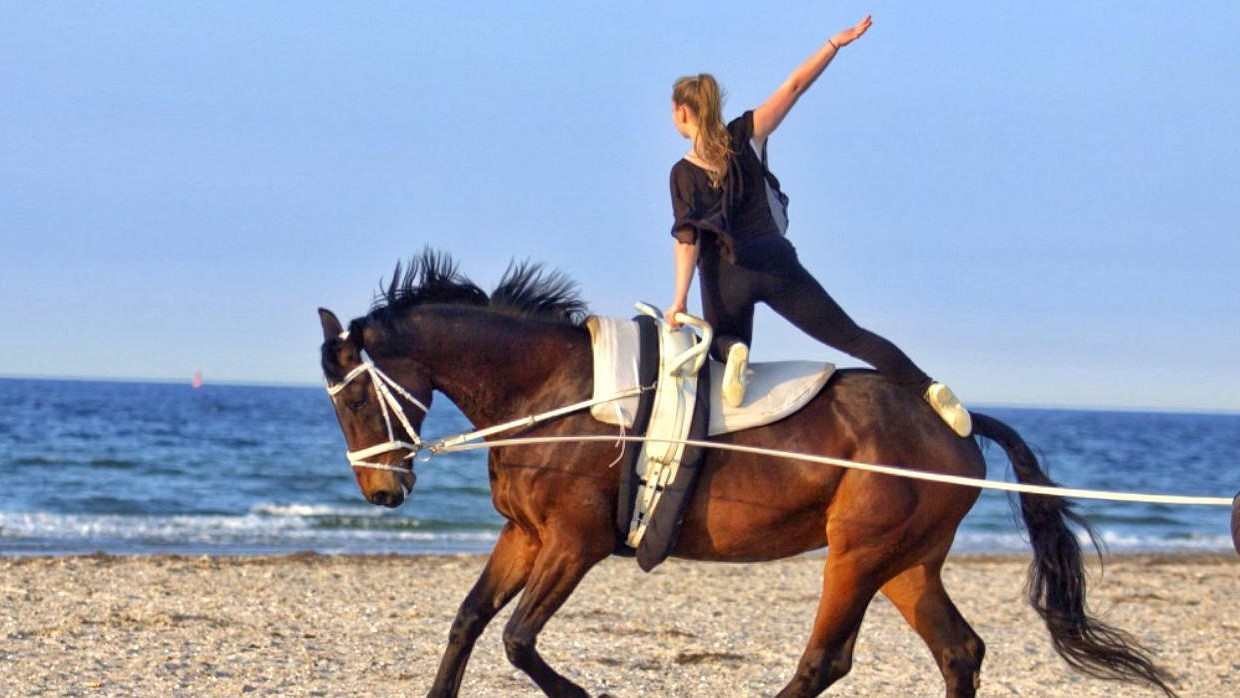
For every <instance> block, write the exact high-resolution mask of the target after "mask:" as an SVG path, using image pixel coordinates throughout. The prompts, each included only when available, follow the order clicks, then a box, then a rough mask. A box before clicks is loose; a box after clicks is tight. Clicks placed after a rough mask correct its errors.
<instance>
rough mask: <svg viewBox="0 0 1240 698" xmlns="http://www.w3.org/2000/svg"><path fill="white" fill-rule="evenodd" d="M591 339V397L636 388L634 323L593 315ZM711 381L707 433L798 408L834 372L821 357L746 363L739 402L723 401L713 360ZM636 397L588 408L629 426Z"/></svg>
mask: <svg viewBox="0 0 1240 698" xmlns="http://www.w3.org/2000/svg"><path fill="white" fill-rule="evenodd" d="M586 327H588V328H589V329H590V336H591V338H592V339H593V342H594V397H595V398H597V399H602V398H605V397H608V396H610V395H615V394H616V393H619V392H621V391H623V390H629V389H631V388H634V387H637V384H638V378H637V351H638V349H637V346H638V344H637V324H636V323H634V322H633V321H631V320H624V319H621V318H609V317H600V316H597V315H592V316H590V318H589V319H588V320H587V321H586ZM712 364H713V365H712V366H711V372H710V380H711V390H710V427H709V429H708V433H709V434H710V435H711V436H715V435H717V434H727V433H729V432H733V431H740V430H742V429H751V428H753V427H760V426H762V425H764V424H770V423H771V422H775V421H778V420H780V419H783V418H784V417H787V416H788V415H790V414H792V413H793V412H796V411H797V410H799V409H801V408H802V407H804V406H805V405H806V403H808V402H809V401H810V400H812V399H813V398H814V396H815V395H817V394H818V391H820V390H822V387H823V386H824V385H826V383H827V379H829V378H830V377H831V374H832V373H833V372H834V371H835V365H834V364H830V363H827V362H823V361H776V362H767V363H754V364H750V365H749V368H750V370H751V371H753V373H752V374H750V375H749V381H748V385H747V386H746V388H745V402H744V403H743V404H741V406H740V407H729V406H727V405H725V404H723V399H722V397H721V395H722V391H721V390H720V385H721V384H722V381H723V366H722V365H720V364H718V363H717V362H714V361H713V360H712ZM637 400H638V399H637V397H631V398H625V399H623V400H614V401H611V402H605V403H602V404H598V405H594V406H593V407H591V408H590V412H591V414H592V415H593V416H594V418H595V419H597V420H599V421H600V422H604V423H606V424H616V425H620V426H623V427H625V428H631V427H632V426H633V416H634V415H635V414H636V413H637Z"/></svg>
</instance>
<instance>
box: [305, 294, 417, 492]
mask: <svg viewBox="0 0 1240 698" xmlns="http://www.w3.org/2000/svg"><path fill="white" fill-rule="evenodd" d="M319 319H320V320H321V322H322V324H323V345H322V364H323V375H324V377H325V378H326V379H327V392H328V395H330V396H331V400H332V405H333V406H334V407H335V408H336V419H337V420H339V422H340V429H341V431H343V432H344V437H345V443H346V444H347V445H348V457H349V463H350V464H351V465H352V467H353V475H354V477H356V478H357V484H358V486H359V487H360V488H361V490H362V494H363V495H364V496H365V497H366V500H367V501H369V502H370V503H371V504H377V505H381V506H386V507H397V506H400V505H401V503H403V502H404V500H405V497H406V495H407V494H408V493H409V492H411V491H412V490H413V485H414V483H415V482H416V481H417V476H416V475H415V474H414V472H413V464H414V455H416V453H417V451H418V449H419V448H420V447H421V443H422V441H421V438H420V437H419V436H418V430H419V429H421V428H422V422H423V420H424V419H425V418H426V412H427V409H428V408H429V405H430V401H431V383H430V379H429V378H428V377H426V376H424V375H422V373H420V372H419V371H418V370H417V367H416V365H415V364H414V363H413V362H411V361H409V360H407V359H401V358H397V357H392V356H388V355H386V354H384V353H383V352H382V351H381V347H382V343H381V342H376V341H375V339H376V338H375V337H371V338H370V339H371V342H370V343H367V336H368V335H369V334H371V333H370V332H368V331H367V328H366V324H365V323H364V322H362V321H360V320H355V321H353V322H352V323H351V324H350V325H349V329H348V330H347V331H346V330H345V329H344V328H343V327H342V326H341V324H340V320H338V319H337V318H336V315H335V314H334V313H332V312H331V311H330V310H325V309H322V308H320V309H319Z"/></svg>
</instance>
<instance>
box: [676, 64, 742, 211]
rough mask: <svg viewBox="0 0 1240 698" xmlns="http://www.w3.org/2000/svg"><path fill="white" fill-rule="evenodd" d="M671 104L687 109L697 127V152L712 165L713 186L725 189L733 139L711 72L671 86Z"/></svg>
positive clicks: (694, 144)
mask: <svg viewBox="0 0 1240 698" xmlns="http://www.w3.org/2000/svg"><path fill="white" fill-rule="evenodd" d="M672 101H673V102H675V103H676V106H679V107H685V108H686V109H688V110H689V113H690V114H691V115H692V117H693V121H694V123H696V124H697V127H698V134H697V139H696V140H695V141H694V143H693V147H694V152H696V153H697V155H698V157H700V158H702V160H704V161H705V162H706V164H707V165H709V166H710V167H709V170H708V171H709V172H710V183H711V186H713V187H715V188H716V189H718V188H720V187H722V186H723V180H724V178H725V177H727V174H728V159H729V158H731V157H732V136H731V135H729V134H728V129H727V128H725V127H724V125H723V91H722V90H721V89H719V83H718V82H716V81H715V77H714V76H713V75H711V74H710V73H700V74H698V75H688V76H685V77H683V78H680V79H679V80H677V81H676V84H675V85H673V86H672Z"/></svg>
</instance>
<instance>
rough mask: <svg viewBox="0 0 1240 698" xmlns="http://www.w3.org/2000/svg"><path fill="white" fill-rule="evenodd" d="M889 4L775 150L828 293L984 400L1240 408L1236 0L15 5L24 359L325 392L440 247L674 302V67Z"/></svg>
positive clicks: (488, 262)
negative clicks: (355, 320) (377, 306)
mask: <svg viewBox="0 0 1240 698" xmlns="http://www.w3.org/2000/svg"><path fill="white" fill-rule="evenodd" d="M910 5H913V6H912V7H910ZM923 5H924V6H923ZM866 13H872V14H873V15H874V27H873V29H872V30H871V32H870V33H869V34H868V35H867V36H865V37H864V38H862V39H861V40H860V41H858V42H857V43H856V44H854V45H853V46H851V47H849V48H847V49H846V50H845V51H844V52H843V54H842V55H841V56H840V57H839V59H838V60H837V61H836V63H835V64H833V65H832V66H831V67H830V68H829V69H828V71H827V73H826V74H825V75H824V76H823V78H822V79H821V80H820V81H819V83H818V84H816V85H815V86H814V88H813V89H812V90H811V92H810V93H809V94H808V95H807V96H806V97H805V98H803V100H802V101H801V103H800V104H799V105H798V106H797V107H796V109H795V110H794V111H793V112H792V114H791V116H790V117H789V118H788V120H787V121H786V122H785V123H784V125H783V126H782V127H781V128H780V130H779V131H778V132H777V133H776V134H775V135H774V136H773V137H772V140H771V142H770V149H771V151H770V152H771V158H772V166H773V168H774V169H775V171H776V173H777V174H778V175H779V176H780V179H781V180H782V181H783V182H784V184H785V189H786V190H787V192H788V193H789V194H790V196H791V198H792V205H791V210H790V214H791V226H790V229H789V235H790V236H791V237H792V239H793V241H794V242H795V243H796V245H797V247H798V249H799V251H800V253H801V256H802V261H803V262H804V263H805V264H806V266H807V267H808V268H809V269H810V270H811V271H813V272H814V273H815V274H816V275H817V276H818V278H819V279H820V280H821V281H822V282H823V284H824V285H825V286H826V287H827V288H828V289H829V290H830V291H831V292H832V294H833V295H834V296H835V297H836V299H837V300H839V301H840V303H841V304H842V305H843V306H844V307H845V308H846V309H847V310H848V311H849V312H850V313H851V314H852V315H853V316H854V318H856V319H857V320H858V321H859V322H860V323H862V324H863V325H865V326H868V327H870V328H871V329H873V330H876V331H878V332H880V333H881V334H883V335H885V336H887V337H888V338H890V339H892V340H893V341H895V342H896V343H897V344H899V345H900V346H902V347H903V348H904V349H905V350H906V351H907V352H908V353H909V354H910V355H911V356H912V357H913V358H914V359H915V360H916V361H917V362H918V363H919V364H920V365H922V366H923V367H924V368H925V369H926V370H927V371H929V372H930V373H931V374H932V375H934V376H936V377H937V378H940V379H942V380H944V381H945V382H947V383H949V384H950V385H952V386H953V387H954V388H955V389H956V391H957V392H958V393H959V394H960V395H961V396H962V397H963V398H964V399H965V400H966V401H967V402H970V403H974V404H1005V405H1013V404H1014V405H1055V406H1084V407H1127V408H1171V409H1198V410H1213V409H1224V410H1238V409H1240V368H1237V366H1236V363H1235V359H1236V357H1238V356H1240V331H1238V328H1237V322H1236V310H1237V308H1240V280H1238V279H1237V277H1236V271H1237V270H1238V269H1240V235H1237V232H1238V222H1240V194H1238V193H1237V192H1240V128H1238V125H1240V79H1237V75H1240V42H1237V41H1236V39H1235V37H1237V36H1240V5H1237V4H1236V3H1235V2H1232V1H1231V0H1218V1H1215V2H1188V3H1181V4H1179V5H1176V6H1171V5H1168V4H1166V3H1156V2H1128V3H1089V4H1084V5H1082V4H1079V3H1068V2H1005V3H993V2H981V1H977V2H952V3H933V4H931V3H899V2H869V3H864V4H863V3H856V2H835V3H803V2H787V3H778V4H776V5H775V6H773V7H766V6H764V5H759V4H755V3H752V2H735V3H732V2H714V3H693V2H685V3H653V2H651V3H647V2H632V3H606V4H603V3H579V4H578V3H564V2H561V3H546V4H544V3H511V2H495V3H462V4H460V5H459V6H458V5H457V4H453V3H435V4H420V3H396V2H392V3H365V4H363V3H355V4H345V3H333V4H324V3H303V2H288V3H280V2H272V3H240V2H236V3H232V2H225V3H192V4H191V3H141V2H135V3H56V4H53V3H15V2H0V92H2V94H3V95H4V97H3V99H0V230H2V231H3V239H4V254H3V255H0V279H2V280H3V291H4V292H3V294H0V318H2V319H3V329H2V330H0V375H8V376H28V375H30V376H64V377H106V378H150V379H171V380H188V378H189V375H190V374H191V373H192V371H193V370H194V368H195V366H201V367H202V371H203V373H204V374H205V375H206V378H207V380H208V381H216V382H225V381H229V382H231V381H245V382H258V383H280V384H283V383H301V384H314V383H317V382H319V381H320V380H321V378H320V376H319V374H318V368H317V346H318V342H319V339H320V332H319V329H318V322H317V318H316V315H315V309H316V308H317V307H318V306H320V305H323V306H327V307H330V308H332V309H334V310H336V311H337V312H338V313H339V314H340V315H341V316H343V317H352V316H356V315H359V314H361V313H363V312H364V311H365V310H366V308H367V305H368V303H369V301H370V299H371V297H372V294H373V292H374V290H375V289H376V287H377V285H378V281H379V279H380V277H383V276H386V275H389V274H390V273H391V269H392V267H393V265H394V264H395V263H396V261H397V260H399V259H402V258H406V257H408V256H409V255H411V254H413V253H416V252H417V251H419V250H420V249H421V248H422V247H423V246H424V245H430V246H432V247H435V248H438V249H441V250H443V251H446V252H449V253H451V254H453V255H454V256H455V257H456V258H457V259H458V260H459V261H460V264H461V267H462V269H463V270H464V271H465V272H466V273H467V274H468V275H470V276H471V277H472V278H474V279H475V280H476V281H478V282H479V283H481V284H482V285H483V286H485V287H490V286H491V285H493V284H494V282H495V281H496V280H497V279H498V277H499V275H500V273H501V272H502V270H503V268H504V267H505V266H506V265H507V263H508V261H509V260H510V259H513V258H516V259H527V258H528V259H533V260H540V261H543V262H545V263H547V264H548V265H549V266H552V267H555V268H559V269H562V270H563V271H565V272H567V273H569V274H570V275H571V276H573V277H574V278H575V279H576V280H577V281H578V282H579V284H580V285H581V288H582V291H583V295H584V296H585V297H586V298H587V299H588V300H589V302H590V305H591V308H592V309H593V310H594V311H595V312H598V313H601V314H609V315H629V314H631V312H632V302H633V301H634V300H637V299H646V300H649V301H651V302H653V303H655V304H657V305H663V304H666V303H667V302H668V300H669V299H670V296H671V280H672V279H671V238H670V236H669V235H668V226H669V224H670V204H669V202H668V193H667V174H668V170H669V168H670V166H671V164H672V163H673V161H674V160H676V159H677V158H678V157H679V156H680V155H681V154H683V152H684V151H685V150H686V147H687V144H686V142H685V141H683V140H681V139H680V138H679V136H678V135H677V134H676V132H675V130H674V129H673V128H672V126H671V123H670V110H669V92H670V86H671V83H672V81H673V80H674V79H675V78H676V77H678V76H680V75H683V74H687V73H696V72H699V71H709V72H713V73H714V74H715V75H716V76H717V77H718V78H719V79H720V81H721V82H722V83H723V84H724V86H725V88H726V89H727V91H728V94H729V100H728V103H727V105H726V107H725V112H726V115H728V116H733V115H736V114H739V113H740V112H741V111H743V110H744V109H746V108H750V107H752V106H754V105H755V104H757V103H760V102H761V101H762V100H763V99H765V98H766V97H767V95H768V94H769V93H770V92H771V91H772V90H773V89H774V88H775V87H776V86H777V85H778V84H779V83H780V82H781V81H782V80H783V79H784V78H785V77H786V75H787V74H788V72H789V71H790V70H791V69H792V68H793V67H794V66H795V65H797V64H798V63H799V62H800V61H801V60H802V59H803V58H804V57H805V56H807V55H808V54H809V53H810V52H811V51H812V50H813V49H815V48H816V47H817V46H819V45H820V44H821V43H822V42H823V41H824V40H825V39H826V38H827V37H828V36H830V35H831V34H833V33H834V32H835V31H836V30H838V29H841V28H843V27H845V26H848V25H850V24H852V23H853V22H855V21H856V20H857V19H859V18H860V17H862V16H863V15H865V14H866ZM692 297H693V298H694V299H695V300H696V290H695V292H694V293H693V294H692ZM812 357H821V358H825V359H827V360H833V361H836V362H837V363H840V364H841V365H854V364H855V363H856V362H855V361H854V360H853V359H851V358H849V357H846V356H842V355H840V354H838V353H836V352H834V351H833V350H830V349H827V348H825V347H820V346H819V345H816V344H815V343H814V342H812V341H811V340H808V339H805V338H803V337H800V336H798V333H797V332H796V331H795V330H793V329H792V328H790V327H789V326H787V325H786V324H785V323H784V322H783V321H782V320H780V319H779V318H777V317H775V316H773V315H771V314H770V313H769V312H767V313H764V314H760V317H759V324H758V330H757V339H756V341H755V347H754V358H755V360H762V359H778V358H812Z"/></svg>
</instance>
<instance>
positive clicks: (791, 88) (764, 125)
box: [753, 15, 870, 151]
mask: <svg viewBox="0 0 1240 698" xmlns="http://www.w3.org/2000/svg"><path fill="white" fill-rule="evenodd" d="M869 28H870V16H869V15H866V16H865V19H862V20H861V21H860V22H857V25H856V26H854V27H849V28H848V29H845V30H844V31H842V32H840V33H838V34H836V35H835V36H833V37H831V38H830V39H827V43H825V44H823V45H822V48H820V49H818V50H817V51H815V52H814V55H812V56H810V57H809V58H807V59H806V60H805V62H804V63H802V64H801V65H799V66H797V69H796V70H794V71H792V75H789V76H788V79H787V80H786V81H784V84H782V85H780V86H779V89H777V90H775V94H773V95H771V96H770V97H769V98H768V99H767V100H766V101H765V102H763V103H762V105H761V106H759V107H758V108H756V109H754V110H753V140H754V143H755V144H756V145H757V146H758V150H759V151H760V150H761V149H762V146H763V144H765V143H766V139H767V137H768V136H770V135H771V133H772V132H774V131H775V129H776V128H778V127H779V124H780V122H782V121H783V120H784V117H785V116H787V115H788V112H789V111H791V110H792V105H794V104H796V103H797V100H798V99H799V98H800V97H801V95H803V94H805V91H806V90H808V89H809V86H810V85H813V84H814V81H815V80H817V79H818V76H819V75H822V71H824V70H826V69H827V66H828V65H829V64H830V63H831V59H833V58H835V54H836V53H838V52H839V50H840V49H841V48H844V47H845V46H847V45H849V44H851V43H852V42H854V41H856V40H857V39H858V38H860V37H861V35H862V34H864V33H865V32H866V30H868V29H869Z"/></svg>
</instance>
